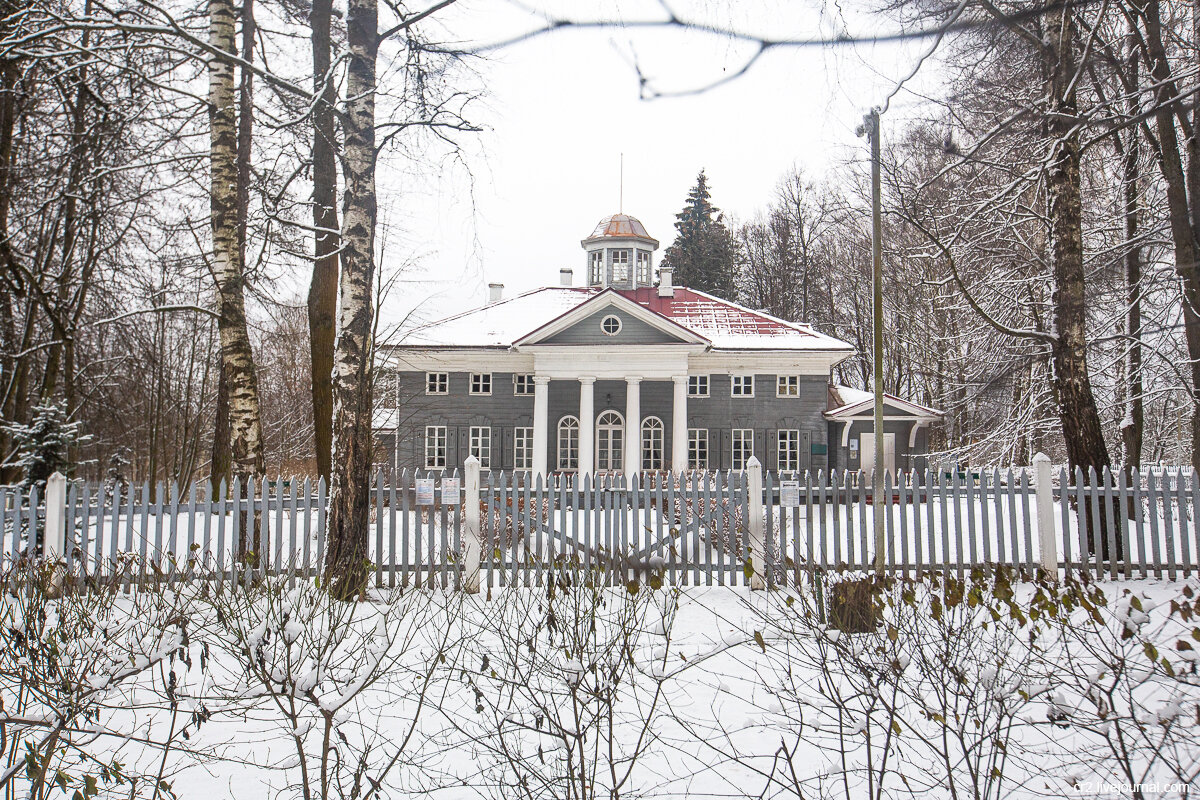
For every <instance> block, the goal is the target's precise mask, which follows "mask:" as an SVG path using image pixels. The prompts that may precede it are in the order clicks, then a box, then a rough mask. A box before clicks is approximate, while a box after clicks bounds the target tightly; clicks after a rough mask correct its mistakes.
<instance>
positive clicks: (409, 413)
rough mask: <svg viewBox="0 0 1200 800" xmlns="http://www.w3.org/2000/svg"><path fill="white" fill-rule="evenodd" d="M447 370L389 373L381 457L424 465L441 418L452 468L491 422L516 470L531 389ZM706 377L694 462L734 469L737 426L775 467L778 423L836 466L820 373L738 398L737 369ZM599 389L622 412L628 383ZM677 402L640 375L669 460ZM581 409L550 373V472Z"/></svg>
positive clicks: (599, 409)
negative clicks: (780, 389)
mask: <svg viewBox="0 0 1200 800" xmlns="http://www.w3.org/2000/svg"><path fill="white" fill-rule="evenodd" d="M448 377H449V387H448V393H447V394H445V395H428V394H426V393H425V386H426V373H425V372H416V371H411V372H404V371H402V372H396V373H392V374H391V375H387V376H384V381H385V382H386V383H387V384H390V385H391V386H393V387H394V391H389V392H385V393H381V394H380V399H381V400H383V401H384V402H385V403H387V405H386V406H382V407H380V408H377V409H376V425H377V427H378V428H380V433H379V436H378V439H379V444H380V452H379V454H378V457H377V460H378V461H380V462H381V463H386V465H387V466H388V467H389V468H391V469H423V468H425V467H426V463H425V451H424V450H425V429H426V427H427V426H431V425H436V426H445V427H446V429H447V439H448V441H447V451H448V452H447V455H448V458H447V464H446V468H447V469H453V468H460V469H461V468H462V466H463V463H464V462H465V461H466V459H467V456H468V454H469V453H468V450H469V431H470V428H471V427H472V426H487V427H489V428H491V437H492V445H491V452H492V454H493V455H492V458H491V463H490V466H491V468H492V469H503V470H511V469H513V466H514V452H513V450H514V431H515V429H516V428H519V427H532V425H533V396H532V395H521V396H518V395H516V394H514V383H513V373H510V372H496V373H492V393H491V395H485V396H480V395H472V394H470V379H471V377H470V373H467V372H450V373H448ZM708 379H709V392H708V396H707V397H697V396H689V397H688V403H687V409H688V413H687V418H688V423H687V427H688V428H689V429H704V430H707V431H708V448H709V460H708V463H707V464H696V465H692V466H693V467H694V468H708V469H730V468H731V467H732V463H733V462H732V454H733V445H732V431H733V430H734V429H750V430H753V431H754V455H755V456H756V457H757V458H758V459H759V461H761V462H762V464H763V466H764V468H766V469H770V470H775V469H778V454H777V453H776V449H777V446H778V445H777V442H778V431H779V430H780V429H789V430H797V431H799V434H800V468H801V469H812V470H817V469H828V468H829V467H830V466H831V465H830V464H829V462H828V460H827V457H826V454H827V452H828V447H829V439H828V435H829V430H830V426H829V425H827V424H826V421H825V418H824V417H823V412H824V410H825V397H826V380H825V379H824V378H823V377H820V376H813V375H801V376H799V387H800V388H799V391H800V394H799V397H777V396H776V376H775V375H773V374H766V373H761V374H755V381H754V382H755V393H754V397H732V396H731V395H730V382H731V376H730V375H723V374H712V375H709V376H708ZM594 391H595V416H596V417H597V418H598V417H599V416H600V415H601V414H602V413H603V412H605V411H610V410H611V411H616V412H617V413H619V414H621V415H622V417H623V416H624V413H625V404H626V397H625V392H626V383H625V381H622V380H597V381H596V383H595V389H594ZM671 400H672V383H671V381H655V380H643V381H642V383H641V413H642V419H643V420H645V419H646V418H648V417H657V418H658V419H659V420H660V421H661V422H662V423H663V436H664V441H663V448H662V449H663V454H664V459H665V461H667V462H668V463H669V460H670V459H669V455H670V453H671V448H672V444H673V442H672V439H671V437H672V426H673V422H674V420H673V419H672V416H671V411H672V402H671ZM578 415H579V384H578V383H577V382H576V381H573V380H552V381H550V384H549V421H550V435H549V437H548V441H547V463H548V464H549V465H550V466H551V470H552V471H553V470H554V466H555V464H556V461H557V447H558V439H557V435H556V433H557V430H558V425H559V422H560V421H561V420H562V418H563V417H567V416H574V417H578ZM393 426H394V427H393ZM389 429H391V430H389ZM905 436H907V433H905ZM906 443H907V439H906Z"/></svg>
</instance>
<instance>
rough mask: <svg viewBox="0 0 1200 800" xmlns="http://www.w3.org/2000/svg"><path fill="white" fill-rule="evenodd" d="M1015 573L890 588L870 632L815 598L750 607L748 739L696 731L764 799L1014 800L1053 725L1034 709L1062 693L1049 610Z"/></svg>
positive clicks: (783, 597) (880, 591) (754, 602)
mask: <svg viewBox="0 0 1200 800" xmlns="http://www.w3.org/2000/svg"><path fill="white" fill-rule="evenodd" d="M1011 577H1012V576H1011V574H1010V573H1008V572H1006V571H1003V570H999V571H997V572H995V573H992V574H990V575H989V574H984V573H982V572H976V573H974V574H973V575H972V576H971V577H970V578H968V579H967V580H965V581H963V580H957V579H955V578H947V577H943V576H930V577H927V578H925V579H923V580H917V581H903V580H895V579H891V578H888V579H884V580H876V581H875V582H874V584H873V589H872V591H873V593H874V595H875V602H876V604H877V605H878V607H880V608H881V609H882V623H881V625H880V626H879V628H878V629H877V630H876V631H874V632H871V633H864V634H848V633H844V632H842V631H839V630H836V629H834V628H832V627H830V626H828V625H826V624H824V623H823V622H822V617H823V615H822V613H821V611H822V608H821V606H820V604H819V603H818V602H817V597H815V596H814V595H813V594H812V593H810V592H807V591H803V592H796V593H790V592H789V593H779V594H777V595H775V596H773V597H768V598H753V599H751V600H748V601H747V604H746V609H747V611H748V614H749V618H748V620H747V621H745V622H744V623H743V624H744V625H747V626H753V627H754V629H753V630H751V631H749V632H748V635H750V636H752V637H753V641H754V642H755V643H756V644H757V647H758V649H759V650H760V656H761V657H760V658H758V659H757V665H756V666H755V672H756V677H757V682H758V684H759V686H760V687H761V689H762V693H761V694H760V695H757V698H758V699H751V698H750V697H747V698H746V699H745V701H744V702H745V704H746V707H747V708H746V710H747V722H746V724H745V725H743V726H741V727H739V728H737V729H736V730H729V729H725V728H721V729H718V728H716V727H713V726H710V727H709V728H705V727H704V726H703V725H701V724H693V725H691V726H690V730H691V732H692V734H693V736H694V737H695V738H696V740H697V741H698V742H701V743H702V744H704V745H705V746H707V747H709V748H710V749H711V750H712V751H713V752H714V754H715V755H717V756H719V757H720V760H721V761H722V762H733V763H736V764H737V765H738V767H739V770H738V772H735V773H734V774H741V775H743V779H744V773H745V772H749V773H750V774H753V775H755V776H756V778H755V780H756V781H757V782H758V786H757V787H755V788H754V790H753V792H751V793H752V794H754V795H756V796H758V795H759V793H760V792H761V793H762V796H764V797H796V798H799V797H814V796H815V797H845V798H858V797H873V798H879V797H892V796H895V797H900V796H904V797H910V796H914V795H917V796H931V797H940V796H959V797H962V796H969V797H1000V796H1004V795H1005V794H1006V793H1007V792H1008V790H1009V789H1013V788H1016V787H1018V786H1019V785H1020V784H1021V783H1022V782H1023V781H1025V780H1026V779H1027V778H1029V777H1030V773H1029V770H1028V769H1027V762H1029V761H1030V759H1031V758H1032V753H1031V751H1030V740H1029V737H1027V736H1025V735H1024V733H1025V731H1024V729H1027V728H1030V729H1032V728H1035V727H1036V726H1037V725H1038V724H1043V723H1045V722H1046V720H1045V719H1043V720H1041V721H1040V723H1039V721H1037V720H1033V721H1031V720H1029V719H1027V712H1028V710H1029V708H1030V705H1031V703H1033V702H1034V701H1035V700H1036V699H1037V698H1038V697H1040V696H1042V695H1044V694H1045V693H1046V692H1048V691H1049V688H1048V686H1047V681H1046V675H1045V670H1046V669H1047V665H1046V664H1044V663H1042V661H1041V660H1040V659H1038V658H1035V656H1034V651H1033V649H1032V648H1031V646H1030V641H1031V637H1032V638H1033V639H1036V638H1037V636H1038V634H1037V629H1038V627H1039V625H1040V623H1039V622H1038V621H1037V620H1038V619H1039V618H1040V616H1041V613H1040V612H1036V611H1033V612H1031V610H1030V609H1029V608H1028V607H1027V606H1022V604H1021V603H1020V602H1018V601H1017V600H1016V598H1015V595H1014V589H1013V583H1012V581H1011ZM714 777H716V778H719V777H720V774H719V773H718V775H716V776H714ZM740 788H742V789H745V786H742V787H740Z"/></svg>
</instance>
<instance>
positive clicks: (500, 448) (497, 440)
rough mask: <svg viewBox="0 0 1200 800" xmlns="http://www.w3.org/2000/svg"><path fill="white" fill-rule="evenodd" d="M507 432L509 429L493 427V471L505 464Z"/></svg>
mask: <svg viewBox="0 0 1200 800" xmlns="http://www.w3.org/2000/svg"><path fill="white" fill-rule="evenodd" d="M506 430H508V428H501V427H500V426H498V425H493V426H492V463H491V467H492V469H497V468H499V467H500V466H501V465H502V464H503V463H504V461H503V458H504V431H506Z"/></svg>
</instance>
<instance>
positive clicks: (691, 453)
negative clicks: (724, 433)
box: [688, 428, 708, 469]
mask: <svg viewBox="0 0 1200 800" xmlns="http://www.w3.org/2000/svg"><path fill="white" fill-rule="evenodd" d="M688 469H708V428H688Z"/></svg>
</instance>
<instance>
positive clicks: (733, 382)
mask: <svg viewBox="0 0 1200 800" xmlns="http://www.w3.org/2000/svg"><path fill="white" fill-rule="evenodd" d="M747 386H749V387H750V391H748V392H747V391H746V387H747ZM739 387H740V389H741V390H740V391H739ZM729 396H730V397H754V376H753V375H730V376H729Z"/></svg>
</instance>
